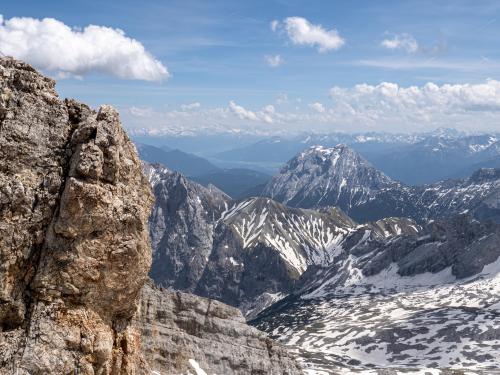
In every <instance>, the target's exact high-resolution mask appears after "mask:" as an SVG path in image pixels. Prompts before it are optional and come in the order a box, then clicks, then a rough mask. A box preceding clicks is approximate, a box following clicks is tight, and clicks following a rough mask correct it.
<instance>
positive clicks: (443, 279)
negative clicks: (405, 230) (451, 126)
mask: <svg viewBox="0 0 500 375" xmlns="http://www.w3.org/2000/svg"><path fill="white" fill-rule="evenodd" d="M365 236H370V233H369V232H368V230H367V231H366V232H365ZM499 256H500V225H498V224H492V223H490V224H482V223H480V222H478V221H475V220H474V219H472V217H471V216H470V215H461V216H458V217H455V218H454V219H452V220H448V221H444V222H432V223H430V224H429V225H428V226H427V227H426V228H424V229H423V230H421V231H419V233H418V234H413V235H408V234H406V235H401V236H396V237H392V238H391V239H390V240H389V241H380V240H378V239H377V238H372V239H370V240H367V241H364V242H362V243H359V244H358V245H355V246H352V247H350V248H348V247H346V248H345V250H344V251H343V252H341V253H339V254H338V255H337V258H336V260H335V261H333V262H332V263H331V264H330V265H329V266H327V267H310V268H309V269H308V271H307V272H306V273H305V274H304V275H303V277H302V279H301V281H300V283H299V285H297V289H296V292H295V293H293V294H292V295H290V296H289V297H287V298H286V299H284V300H282V301H281V302H278V303H277V304H275V305H273V306H272V307H270V308H269V309H267V310H266V311H264V312H263V313H262V314H261V315H260V316H259V317H258V318H257V319H256V320H254V321H253V324H254V325H256V326H257V327H258V328H260V329H263V330H265V331H266V332H268V333H270V334H271V335H272V337H275V338H277V339H279V340H280V341H281V342H283V343H284V344H286V345H287V346H289V347H291V348H294V350H295V351H296V352H297V354H298V355H299V358H301V361H302V362H303V364H304V365H305V366H306V368H307V367H308V368H309V370H310V371H311V373H336V372H335V371H336V370H337V371H339V373H344V372H342V371H346V370H347V371H352V372H355V371H362V370H367V369H370V368H394V369H398V368H399V369H400V368H406V369H408V368H414V369H419V370H422V369H424V368H441V369H446V368H458V369H464V368H470V369H483V370H493V369H498V368H499V366H500V359H499V357H498V348H499V347H500V346H499V345H500V330H499V329H498V322H499V319H500V258H499ZM346 367H347V368H348V369H346ZM314 371H316V372H314ZM321 371H324V372H321Z"/></svg>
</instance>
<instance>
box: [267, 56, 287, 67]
mask: <svg viewBox="0 0 500 375" xmlns="http://www.w3.org/2000/svg"><path fill="white" fill-rule="evenodd" d="M264 58H265V59H266V62H267V65H269V66H270V67H273V68H276V67H278V66H280V65H281V64H283V62H284V60H283V58H282V57H281V56H280V55H266V56H264Z"/></svg>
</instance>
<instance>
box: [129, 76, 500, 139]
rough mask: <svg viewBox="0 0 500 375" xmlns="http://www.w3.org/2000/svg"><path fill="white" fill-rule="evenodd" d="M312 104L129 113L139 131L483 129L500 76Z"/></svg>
mask: <svg viewBox="0 0 500 375" xmlns="http://www.w3.org/2000/svg"><path fill="white" fill-rule="evenodd" d="M287 100H288V99H287ZM287 107H288V106H287ZM307 107H308V110H307V111H302V110H297V109H296V110H285V111H283V110H282V109H283V102H282V101H281V100H280V98H277V99H276V101H275V103H273V104H268V105H266V106H264V107H262V108H260V109H258V110H252V109H248V108H246V107H244V106H242V105H240V104H237V103H236V102H235V101H233V100H232V101H230V102H229V104H228V105H227V106H224V107H216V108H207V109H203V110H201V109H200V106H196V109H197V110H196V111H193V110H192V109H193V108H194V107H191V106H190V105H181V106H180V109H177V110H171V111H165V112H157V111H154V110H153V109H151V108H148V109H147V110H146V109H144V108H143V109H142V110H141V111H138V109H137V108H134V109H133V110H132V111H130V110H129V111H127V113H125V116H128V117H127V118H128V120H129V122H130V123H133V124H134V126H133V129H135V131H140V132H142V134H150V135H162V134H180V133H181V134H195V133H197V132H216V133H217V132H219V133H221V132H224V131H226V130H227V131H231V132H239V133H252V134H260V135H272V134H284V133H293V132H301V131H318V132H328V131H338V130H344V131H347V130H349V131H357V132H359V131H372V130H380V129H381V127H380V124H383V125H384V126H385V127H387V126H389V128H390V129H392V130H393V131H394V132H414V131H415V130H416V129H419V130H421V131H428V130H433V129H436V128H439V127H442V124H444V123H447V122H448V121H449V120H450V119H451V120H452V121H453V124H454V126H455V127H457V128H460V129H463V130H469V131H474V130H479V131H480V130H486V128H482V127H481V123H480V122H484V121H486V123H488V124H489V123H498V121H499V120H500V81H496V80H487V81H486V82H484V83H479V84H454V85H450V84H444V85H441V86H439V85H436V84H434V83H427V84H425V85H423V86H420V87H419V86H408V87H401V86H399V85H398V84H396V83H390V82H382V83H380V84H378V85H368V84H359V85H356V86H355V87H352V88H344V87H338V86H335V87H332V88H331V89H330V92H329V98H328V99H327V100H326V101H325V102H324V103H320V102H314V103H309V104H308V105H307ZM134 112H135V113H134ZM151 124H154V125H151ZM191 124H197V126H196V127H192V126H191ZM402 124H404V125H402Z"/></svg>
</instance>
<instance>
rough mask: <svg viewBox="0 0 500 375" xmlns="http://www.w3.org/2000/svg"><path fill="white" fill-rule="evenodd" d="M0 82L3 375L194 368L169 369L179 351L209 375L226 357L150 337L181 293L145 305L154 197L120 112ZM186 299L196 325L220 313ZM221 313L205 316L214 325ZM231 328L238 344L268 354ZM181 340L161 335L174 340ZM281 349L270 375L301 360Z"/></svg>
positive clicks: (38, 81) (43, 83)
mask: <svg viewBox="0 0 500 375" xmlns="http://www.w3.org/2000/svg"><path fill="white" fill-rule="evenodd" d="M0 78H1V79H0V280H1V282H0V374H13V373H15V374H19V375H21V374H30V375H34V374H69V373H79V374H89V375H90V374H101V375H105V374H150V373H151V368H152V367H151V365H154V366H153V367H154V368H155V369H156V370H157V371H159V372H160V373H168V374H170V373H176V372H177V371H178V370H179V371H180V370H181V369H187V367H186V366H187V364H189V362H182V361H180V360H179V362H176V363H175V364H174V363H172V362H171V361H170V358H171V357H170V356H171V354H172V353H174V352H175V350H178V352H176V353H177V355H178V356H181V355H182V353H193V354H196V355H197V356H198V357H196V358H192V359H193V360H198V359H199V358H202V359H203V358H207V359H206V360H202V359H200V361H201V362H200V363H202V364H203V365H206V366H207V368H211V367H210V366H209V362H208V361H209V360H210V359H213V360H214V361H217V360H218V357H217V355H219V354H220V353H214V354H212V355H211V356H209V355H208V354H207V355H206V356H205V357H203V356H202V354H203V353H209V352H210V350H209V347H199V346H196V345H198V342H197V341H195V340H192V341H185V345H184V346H179V347H176V348H171V347H170V348H168V350H165V348H163V349H162V347H161V345H160V346H156V344H155V342H153V341H151V339H152V338H150V337H146V336H144V335H145V334H146V333H145V327H146V323H147V324H152V325H155V324H156V323H155V322H156V321H157V322H158V324H162V323H163V320H162V319H163V315H162V312H163V311H168V308H166V307H165V306H167V305H168V306H176V307H175V308H174V309H172V310H171V313H172V314H173V315H174V316H175V319H177V320H178V321H181V320H182V317H177V316H176V314H177V313H180V311H181V310H179V306H180V305H179V303H178V302H179V301H180V300H179V297H178V296H176V295H173V294H168V293H167V294H162V293H161V292H159V291H155V292H154V293H153V292H151V293H148V291H150V289H151V288H149V287H148V286H146V287H145V288H146V289H144V290H143V291H142V296H143V300H142V302H140V303H139V297H140V293H141V289H142V288H143V287H144V285H145V282H146V280H147V273H148V270H149V267H150V263H151V249H150V245H149V236H148V227H147V222H148V216H149V213H150V209H151V207H152V204H153V195H152V193H151V190H150V187H149V184H148V181H147V179H146V177H145V176H144V175H143V173H142V166H141V163H140V161H139V159H138V157H137V153H136V150H135V147H134V145H133V144H132V143H131V142H130V140H129V138H128V136H127V135H126V134H125V132H124V131H123V129H122V128H121V125H120V121H119V118H118V113H117V112H116V111H115V110H114V109H113V108H111V107H109V106H103V107H101V108H100V109H99V111H98V112H95V111H93V110H92V109H90V108H89V107H87V106H86V105H84V104H80V103H77V102H75V101H72V100H65V101H62V100H60V99H59V98H58V97H57V94H56V92H55V90H54V86H55V82H54V81H53V80H51V79H49V78H45V77H43V76H42V75H40V74H39V73H37V72H36V71H35V70H33V69H32V68H31V67H30V66H28V65H26V64H24V63H22V62H19V61H16V60H13V59H11V58H1V59H0ZM153 294H154V295H155V296H156V297H155V298H152V297H151V296H152V295H153ZM184 298H185V299H188V300H189V301H190V302H189V303H186V304H185V307H184V309H185V310H186V311H187V312H186V313H187V314H192V315H193V316H197V314H198V312H197V311H195V306H198V305H199V306H203V304H205V305H207V304H208V305H209V306H210V305H211V302H209V301H206V300H201V299H197V297H189V296H188V297H184ZM157 302H158V303H160V304H161V306H153V305H152V303H157ZM139 306H141V307H140V309H139V310H138V307H139ZM143 306H149V310H145V307H144V308H143ZM190 309H193V310H192V311H191V310H190ZM218 309H219V310H224V307H223V306H219V307H218ZM227 309H229V308H227ZM153 310H154V311H156V312H157V313H154V314H153V315H148V311H149V312H151V311H153ZM182 311H184V310H182ZM217 311H218V310H217V309H215V310H210V309H208V308H207V309H204V314H205V319H207V321H209V320H210V319H211V317H212V315H213V317H214V319H215V318H216V317H218V316H219V315H217V314H218V312H217ZM227 316H228V318H230V319H229V320H228V322H230V321H231V322H232V320H237V318H234V316H233V315H231V314H228V315H227ZM171 317H172V316H171ZM196 319H198V320H199V319H201V318H196ZM196 319H195V320H196ZM220 319H223V317H220ZM193 324H194V323H189V324H188V325H189V326H192V325H193ZM227 326H230V324H229V323H228V325H227ZM221 327H225V324H224V323H223V322H219V325H218V326H216V325H214V326H207V330H211V331H210V332H212V333H214V335H212V336H207V340H210V339H211V338H213V339H214V340H220V341H222V340H225V337H226V335H227V334H229V333H228V331H227V330H223V329H222V328H221ZM234 327H235V328H234V331H231V334H232V336H230V337H231V338H230V340H232V341H233V342H235V343H236V342H239V343H241V344H243V343H244V342H245V340H246V339H248V340H254V342H255V347H256V348H259V347H260V346H262V345H264V344H265V345H268V344H267V343H269V341H268V340H267V339H265V336H263V335H262V334H260V336H259V335H258V334H257V333H256V331H254V330H252V329H250V328H245V326H244V325H241V326H237V325H234ZM184 328H186V327H184ZM182 329H183V326H182V324H179V330H182ZM217 329H220V332H219V331H217ZM240 329H241V331H239V330H240ZM180 332H181V331H179V332H174V331H173V330H172V331H168V330H166V331H163V333H165V334H171V335H172V336H171V337H172V340H175V339H174V338H175V337H179V335H180V334H181V333H180ZM246 335H248V337H247V336H246ZM240 336H241V337H240ZM234 337H238V338H239V339H238V340H239V341H238V340H237V339H235V338H234ZM162 338H163V339H166V337H162ZM228 340H229V339H228ZM207 342H208V341H205V342H204V343H205V344H207ZM153 344H154V345H153ZM210 344H211V345H213V346H218V345H219V342H212V341H210ZM191 345H193V347H192V346H191ZM207 345H208V344H207ZM237 345H238V344H236V346H237ZM259 345H260V346H259ZM271 346H272V345H271ZM157 348H159V349H158V350H157ZM234 350H235V349H234V348H233V351H234ZM239 350H240V352H242V351H243V350H244V349H243V348H240V349H239ZM275 350H276V352H277V353H282V354H280V355H282V357H283V358H282V359H280V357H279V355H278V356H277V357H276V356H272V355H271V354H269V361H268V362H267V363H266V364H264V365H263V367H262V368H263V369H264V370H263V373H271V372H270V371H271V370H272V371H275V373H285V372H286V371H285V370H286V369H287V368H290V369H293V366H292V364H293V360H291V359H288V357H286V354H285V353H284V352H283V351H282V350H281V349H279V348H276V349H275ZM255 353H257V351H255ZM269 353H271V352H269ZM273 353H274V352H273ZM153 357H154V360H153ZM162 358H163V360H162ZM179 358H180V357H179ZM260 359H261V358H260V357H256V356H255V355H249V356H248V357H247V358H246V363H247V365H249V366H250V367H249V368H256V369H259V367H258V366H257V365H256V364H255V363H258V361H260ZM220 360H222V358H221V359H220ZM241 361H242V360H240V362H238V360H235V361H234V362H231V363H234V366H239V363H241ZM252 363H253V364H252ZM282 366H283V368H282ZM235 368H236V367H235ZM235 371H236V370H235ZM254 373H258V372H254ZM288 373H290V374H293V373H297V370H295V372H293V371H292V370H290V371H289V372H288Z"/></svg>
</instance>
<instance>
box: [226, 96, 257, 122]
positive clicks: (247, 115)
mask: <svg viewBox="0 0 500 375" xmlns="http://www.w3.org/2000/svg"><path fill="white" fill-rule="evenodd" d="M229 109H230V110H231V112H233V113H234V114H235V115H236V116H238V118H240V119H241V120H251V121H258V120H259V118H258V117H257V115H256V114H255V112H252V111H250V110H248V109H245V108H244V107H242V106H240V105H238V104H236V103H235V102H234V101H232V100H231V101H230V102H229Z"/></svg>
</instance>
